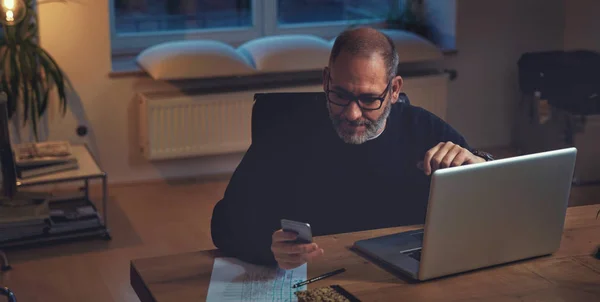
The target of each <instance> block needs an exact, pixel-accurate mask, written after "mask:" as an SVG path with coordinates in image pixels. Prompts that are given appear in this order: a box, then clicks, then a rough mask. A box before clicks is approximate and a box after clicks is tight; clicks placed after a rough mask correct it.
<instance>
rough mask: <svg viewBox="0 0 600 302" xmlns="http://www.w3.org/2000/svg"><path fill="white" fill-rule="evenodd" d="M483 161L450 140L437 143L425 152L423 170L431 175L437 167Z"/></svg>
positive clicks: (483, 160)
mask: <svg viewBox="0 0 600 302" xmlns="http://www.w3.org/2000/svg"><path fill="white" fill-rule="evenodd" d="M481 162H485V159H483V158H481V157H479V156H476V155H474V154H473V153H471V152H470V151H469V150H467V149H465V148H463V147H461V146H459V145H457V144H454V143H452V142H446V143H439V144H437V145H436V146H435V147H433V148H431V149H430V150H429V151H427V153H425V159H424V160H423V171H424V172H425V174H426V175H431V174H432V173H433V172H434V171H435V170H437V169H443V168H448V167H457V166H462V165H468V164H475V163H481Z"/></svg>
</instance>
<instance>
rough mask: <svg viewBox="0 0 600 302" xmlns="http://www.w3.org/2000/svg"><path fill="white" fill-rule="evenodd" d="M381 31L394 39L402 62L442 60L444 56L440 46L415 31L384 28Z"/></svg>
mask: <svg viewBox="0 0 600 302" xmlns="http://www.w3.org/2000/svg"><path fill="white" fill-rule="evenodd" d="M381 32H382V33H384V34H386V35H387V36H388V37H390V39H392V41H394V44H395V45H396V50H397V51H398V55H399V57H400V63H411V62H421V61H432V60H440V59H442V58H443V57H444V54H443V53H442V51H441V49H440V48H439V47H437V46H436V45H435V44H433V43H432V42H431V41H429V40H427V39H425V38H423V37H421V36H419V35H417V34H415V33H412V32H408V31H404V30H393V29H383V30H381Z"/></svg>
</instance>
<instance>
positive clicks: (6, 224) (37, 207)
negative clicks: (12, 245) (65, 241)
mask: <svg viewBox="0 0 600 302" xmlns="http://www.w3.org/2000/svg"><path fill="white" fill-rule="evenodd" d="M35 194H36V193H19V194H18V195H17V196H15V197H14V198H13V199H10V200H9V199H6V198H4V199H0V242H5V241H10V240H15V239H22V238H28V237H34V236H39V235H43V234H44V233H46V232H47V231H48V229H49V228H50V224H51V221H50V207H49V206H48V199H47V198H46V196H42V195H41V194H38V195H40V196H33V195H35Z"/></svg>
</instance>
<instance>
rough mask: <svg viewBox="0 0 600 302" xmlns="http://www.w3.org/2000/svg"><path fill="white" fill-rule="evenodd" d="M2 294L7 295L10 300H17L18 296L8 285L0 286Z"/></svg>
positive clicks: (0, 294)
mask: <svg viewBox="0 0 600 302" xmlns="http://www.w3.org/2000/svg"><path fill="white" fill-rule="evenodd" d="M0 296H5V297H7V298H8V302H17V297H16V296H15V294H14V293H13V292H12V291H11V290H10V289H8V287H0Z"/></svg>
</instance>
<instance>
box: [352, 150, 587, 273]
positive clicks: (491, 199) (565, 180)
mask: <svg viewBox="0 0 600 302" xmlns="http://www.w3.org/2000/svg"><path fill="white" fill-rule="evenodd" d="M576 155H577V150H576V149H575V148H566V149H560V150H554V151H548V152H542V153H536V154H529V155H523V156H517V157H511V158H505V159H499V160H496V161H491V162H485V163H481V164H476V165H465V166H460V167H453V168H446V169H441V170H437V171H435V173H433V175H432V178H431V188H430V195H429V203H428V207H427V215H426V219H425V226H424V228H423V229H421V230H415V231H409V232H403V233H399V234H393V235H388V236H382V237H377V238H371V239H365V240H360V241H357V242H355V244H354V248H355V249H357V250H358V251H359V252H362V253H365V254H367V255H368V256H371V257H373V258H375V259H376V260H379V261H380V262H383V264H384V265H386V266H389V267H391V268H392V269H394V270H396V271H399V272H401V273H404V274H405V275H407V276H409V277H410V278H412V279H415V280H428V279H432V278H437V277H442V276H448V275H453V274H457V273H463V272H468V271H472V270H475V269H480V268H485V267H489V266H493V265H498V264H504V263H508V262H512V261H517V260H523V259H528V258H532V257H537V256H544V255H549V254H552V253H554V252H555V251H556V250H557V249H558V248H559V246H560V241H561V237H562V233H563V226H564V221H565V215H566V210H567V205H568V200H569V194H570V191H571V184H572V179H573V172H574V167H575V159H576Z"/></svg>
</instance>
